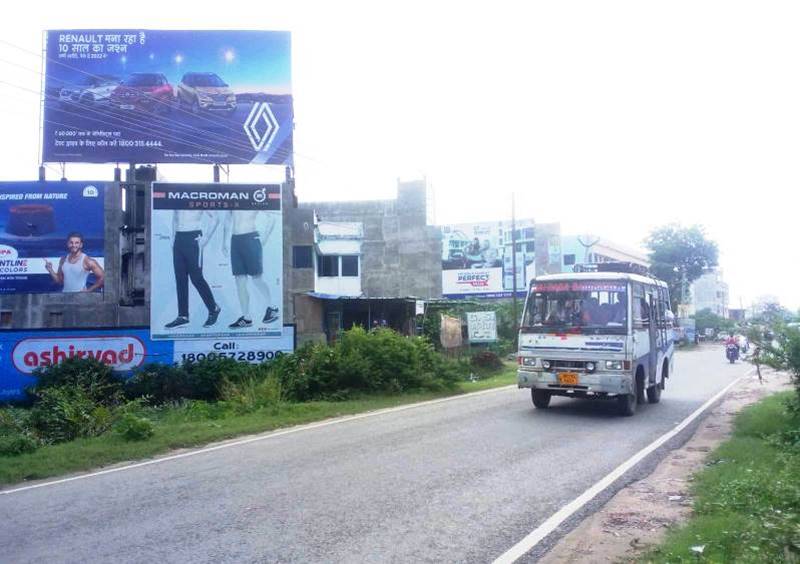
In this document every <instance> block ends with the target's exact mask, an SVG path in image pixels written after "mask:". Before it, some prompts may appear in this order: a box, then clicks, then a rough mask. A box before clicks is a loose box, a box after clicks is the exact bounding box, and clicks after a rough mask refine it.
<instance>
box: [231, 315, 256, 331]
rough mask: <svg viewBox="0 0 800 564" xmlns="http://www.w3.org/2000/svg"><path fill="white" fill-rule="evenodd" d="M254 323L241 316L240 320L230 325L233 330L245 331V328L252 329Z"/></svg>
mask: <svg viewBox="0 0 800 564" xmlns="http://www.w3.org/2000/svg"><path fill="white" fill-rule="evenodd" d="M252 326H253V321H252V320H251V319H247V318H245V316H244V315H243V316H241V317H240V318H239V319H237V320H236V321H234V322H233V323H231V324H230V325H228V327H229V328H231V329H243V328H245V327H252Z"/></svg>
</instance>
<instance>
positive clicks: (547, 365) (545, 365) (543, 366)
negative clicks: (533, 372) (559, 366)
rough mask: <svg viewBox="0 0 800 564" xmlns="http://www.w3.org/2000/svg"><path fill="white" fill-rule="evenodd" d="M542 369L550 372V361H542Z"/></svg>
mask: <svg viewBox="0 0 800 564" xmlns="http://www.w3.org/2000/svg"><path fill="white" fill-rule="evenodd" d="M542 368H544V369H545V370H550V361H549V360H543V361H542Z"/></svg>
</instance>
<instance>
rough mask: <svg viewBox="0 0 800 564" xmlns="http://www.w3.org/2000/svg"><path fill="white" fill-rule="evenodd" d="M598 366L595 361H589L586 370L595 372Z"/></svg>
mask: <svg viewBox="0 0 800 564" xmlns="http://www.w3.org/2000/svg"><path fill="white" fill-rule="evenodd" d="M595 368H597V367H596V366H595V364H594V362H587V363H586V372H594V369H595Z"/></svg>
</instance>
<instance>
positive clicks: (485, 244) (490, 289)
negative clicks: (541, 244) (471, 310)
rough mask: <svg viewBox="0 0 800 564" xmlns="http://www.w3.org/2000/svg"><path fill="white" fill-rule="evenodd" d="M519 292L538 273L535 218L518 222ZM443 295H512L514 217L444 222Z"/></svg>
mask: <svg viewBox="0 0 800 564" xmlns="http://www.w3.org/2000/svg"><path fill="white" fill-rule="evenodd" d="M516 229H517V236H516V244H517V249H516V255H517V256H516V259H517V292H518V293H523V292H524V291H525V287H526V285H527V283H528V281H530V279H531V278H533V276H534V274H535V263H534V261H535V256H536V255H535V237H534V234H535V230H534V222H533V220H531V219H521V220H518V221H517V222H516ZM441 231H442V295H443V296H445V297H447V298H465V297H479V298H502V297H510V296H511V294H512V292H513V288H514V278H513V272H514V270H513V253H512V251H511V239H512V230H511V222H510V221H493V222H483V223H461V224H456V225H443V226H441Z"/></svg>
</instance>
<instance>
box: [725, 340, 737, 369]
mask: <svg viewBox="0 0 800 564" xmlns="http://www.w3.org/2000/svg"><path fill="white" fill-rule="evenodd" d="M731 351H732V352H731ZM731 355H733V356H731ZM725 356H726V357H727V358H728V360H730V361H731V362H733V361H734V360H736V359H738V358H739V344H738V343H737V342H736V337H735V336H734V335H731V336H730V337H728V338H727V339H725Z"/></svg>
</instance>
